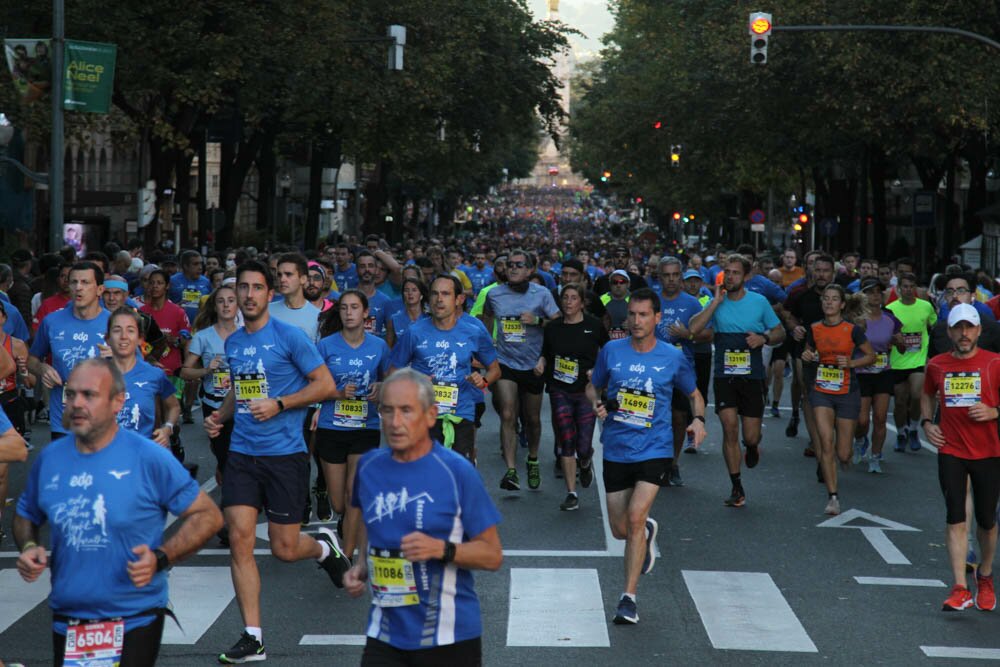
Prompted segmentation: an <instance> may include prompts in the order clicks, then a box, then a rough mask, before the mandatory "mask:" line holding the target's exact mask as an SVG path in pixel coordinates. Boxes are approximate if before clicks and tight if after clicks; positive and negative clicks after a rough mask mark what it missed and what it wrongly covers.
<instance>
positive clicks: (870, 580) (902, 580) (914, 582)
mask: <svg viewBox="0 0 1000 667" xmlns="http://www.w3.org/2000/svg"><path fill="white" fill-rule="evenodd" d="M854 580H855V581H856V582H858V583H859V584H866V585H869V586H924V587H927V588H947V585H946V584H945V583H944V582H943V581H941V580H940V579H907V578H906V577H854Z"/></svg>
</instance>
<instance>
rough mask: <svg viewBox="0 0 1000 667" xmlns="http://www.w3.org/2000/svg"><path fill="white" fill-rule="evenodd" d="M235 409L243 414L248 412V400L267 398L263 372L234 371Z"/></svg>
mask: <svg viewBox="0 0 1000 667" xmlns="http://www.w3.org/2000/svg"><path fill="white" fill-rule="evenodd" d="M233 379H234V382H235V383H236V403H237V410H238V411H239V412H241V413H243V414H247V413H249V412H250V405H249V403H250V401H253V400H256V399H258V398H267V376H265V375H264V374H263V373H236V376H235V377H234V378H233Z"/></svg>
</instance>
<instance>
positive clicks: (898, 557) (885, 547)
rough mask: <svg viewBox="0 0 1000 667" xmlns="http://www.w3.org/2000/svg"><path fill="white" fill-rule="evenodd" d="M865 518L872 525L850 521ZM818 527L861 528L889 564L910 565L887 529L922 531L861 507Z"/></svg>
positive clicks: (824, 522) (828, 520) (866, 537)
mask: <svg viewBox="0 0 1000 667" xmlns="http://www.w3.org/2000/svg"><path fill="white" fill-rule="evenodd" d="M858 519H860V520H863V521H865V522H866V523H868V524H875V525H874V526H872V525H858V526H852V525H850V523H851V522H852V521H855V520H858ZM817 527H818V528H854V529H856V530H860V531H861V534H862V535H864V536H865V539H867V540H868V542H869V544H871V545H872V547H874V548H875V551H877V552H878V555H879V556H881V557H882V560H884V561H885V562H886V563H888V564H889V565H910V561H909V559H907V558H906V556H904V555H903V552H902V551H900V550H899V549H897V548H896V545H895V544H893V543H892V540H890V539H889V537H888V536H887V535H886V534H885V531H887V530H901V531H906V532H917V533H919V532H920V529H919V528H914V527H913V526H907V525H906V524H903V523H899V522H898V521H892V520H890V519H886V518H883V517H880V516H876V515H875V514H869V513H868V512H862V511H861V510H859V509H853V508H852V509H849V510H847V511H846V512H844V513H843V514H839V515H837V516H835V517H832V518H830V519H827V520H826V521H823V522H822V523H819V524H817Z"/></svg>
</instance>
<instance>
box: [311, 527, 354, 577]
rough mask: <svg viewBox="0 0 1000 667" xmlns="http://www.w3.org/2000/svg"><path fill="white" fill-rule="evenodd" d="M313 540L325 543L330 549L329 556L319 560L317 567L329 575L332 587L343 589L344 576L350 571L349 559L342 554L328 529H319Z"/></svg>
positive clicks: (334, 537) (335, 537) (334, 536)
mask: <svg viewBox="0 0 1000 667" xmlns="http://www.w3.org/2000/svg"><path fill="white" fill-rule="evenodd" d="M315 538H316V540H317V541H321V542H326V543H327V545H328V546H329V547H330V555H329V556H327V557H326V558H324V559H323V560H321V561H320V562H319V566H320V567H321V568H322V569H324V570H326V573H327V574H328V575H330V581H332V582H333V585H334V586H336V587H337V588H343V587H344V575H345V574H346V573H347V571H348V570H350V569H351V559H350V558H348V557H347V556H346V555H345V554H344V551H343V549H341V548H340V541H339V540H338V539H337V535H336V534H335V533H334V532H333V531H332V530H330V529H329V528H320V529H319V531H318V532H317V533H316V535H315Z"/></svg>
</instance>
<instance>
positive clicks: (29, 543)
mask: <svg viewBox="0 0 1000 667" xmlns="http://www.w3.org/2000/svg"><path fill="white" fill-rule="evenodd" d="M37 546H38V543H37V542H34V541H32V540H28V541H27V542H25V543H24V546H23V547H21V553H24V552H25V551H27V550H28V549H34V548H35V547H37Z"/></svg>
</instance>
